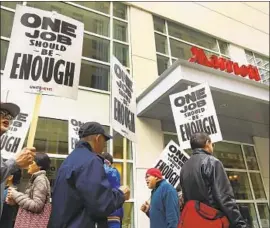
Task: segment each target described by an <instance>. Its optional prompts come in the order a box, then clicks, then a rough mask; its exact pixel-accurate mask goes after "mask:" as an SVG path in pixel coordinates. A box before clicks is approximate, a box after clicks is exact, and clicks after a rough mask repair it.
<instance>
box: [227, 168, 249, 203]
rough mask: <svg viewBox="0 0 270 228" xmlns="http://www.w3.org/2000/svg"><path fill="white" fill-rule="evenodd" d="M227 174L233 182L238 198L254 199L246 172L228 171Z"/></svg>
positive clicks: (235, 194)
mask: <svg viewBox="0 0 270 228" xmlns="http://www.w3.org/2000/svg"><path fill="white" fill-rule="evenodd" d="M227 175H228V178H229V180H230V182H231V185H232V188H233V192H234V196H235V198H236V199H237V200H240V199H242V200H247V199H252V195H251V190H250V186H249V181H248V176H247V173H246V172H234V171H227Z"/></svg>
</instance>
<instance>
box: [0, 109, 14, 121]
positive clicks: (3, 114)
mask: <svg viewBox="0 0 270 228" xmlns="http://www.w3.org/2000/svg"><path fill="white" fill-rule="evenodd" d="M0 115H1V118H3V119H7V120H8V121H12V120H14V117H13V116H12V115H11V114H10V113H9V112H8V111H7V110H0Z"/></svg>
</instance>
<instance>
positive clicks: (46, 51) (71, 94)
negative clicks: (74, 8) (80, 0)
mask: <svg viewBox="0 0 270 228" xmlns="http://www.w3.org/2000/svg"><path fill="white" fill-rule="evenodd" d="M83 31H84V24H83V23H81V22H79V21H76V20H74V19H72V18H69V17H66V16H63V15H60V14H58V13H56V12H49V11H44V10H40V9H36V8H31V7H27V6H22V5H17V7H16V11H15V16H14V22H13V27H12V33H11V37H10V42H9V49H8V54H7V60H6V65H5V70H4V79H5V80H4V81H5V82H4V83H5V84H6V85H5V87H7V88H14V89H22V90H23V91H25V92H30V93H42V94H47V95H53V96H61V97H67V98H71V99H77V94H78V84H79V76H80V68H81V55H82V45H83Z"/></svg>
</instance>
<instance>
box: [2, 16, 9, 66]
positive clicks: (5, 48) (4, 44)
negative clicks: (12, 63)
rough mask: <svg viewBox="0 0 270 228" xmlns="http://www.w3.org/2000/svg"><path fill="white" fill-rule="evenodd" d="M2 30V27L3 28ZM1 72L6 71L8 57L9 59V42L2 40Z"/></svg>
mask: <svg viewBox="0 0 270 228" xmlns="http://www.w3.org/2000/svg"><path fill="white" fill-rule="evenodd" d="M1 21H2V20H1ZM1 28H2V26H1ZM0 45H1V48H0V49H1V70H4V68H5V64H6V57H7V52H8V45H9V42H8V41H5V40H1V44H0Z"/></svg>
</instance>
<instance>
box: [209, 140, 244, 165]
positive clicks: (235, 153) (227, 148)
mask: <svg viewBox="0 0 270 228" xmlns="http://www.w3.org/2000/svg"><path fill="white" fill-rule="evenodd" d="M214 155H215V156H216V157H217V158H218V159H220V160H221V161H222V163H223V165H224V167H225V168H233V169H245V168H246V167H245V163H244V158H243V154H242V150H241V146H240V145H238V144H233V143H226V142H219V143H216V144H215V149H214Z"/></svg>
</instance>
